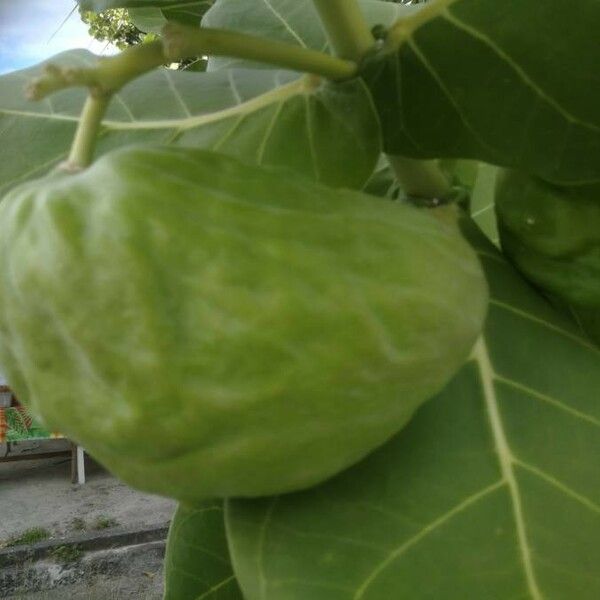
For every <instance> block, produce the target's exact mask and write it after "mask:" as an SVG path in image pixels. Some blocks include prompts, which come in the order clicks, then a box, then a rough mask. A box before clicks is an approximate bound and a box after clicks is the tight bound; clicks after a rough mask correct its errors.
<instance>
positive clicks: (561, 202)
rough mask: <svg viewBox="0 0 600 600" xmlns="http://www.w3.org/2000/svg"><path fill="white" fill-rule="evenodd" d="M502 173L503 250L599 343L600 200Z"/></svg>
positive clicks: (592, 192)
mask: <svg viewBox="0 0 600 600" xmlns="http://www.w3.org/2000/svg"><path fill="white" fill-rule="evenodd" d="M598 192H599V190H598V188H597V187H593V186H581V187H570V188H566V187H559V186H556V185H551V184H549V183H545V182H544V181H541V180H539V179H535V178H533V177H531V176H529V175H527V174H525V173H520V172H517V171H512V170H504V171H501V172H500V173H499V175H498V179H497V183H496V197H495V203H496V214H497V216H498V227H499V231H500V240H501V243H502V248H503V250H504V252H505V253H506V254H507V256H508V257H509V258H510V259H511V260H512V261H513V262H514V263H515V264H516V266H517V267H518V268H519V270H521V271H522V272H523V274H524V275H525V276H526V277H527V278H528V279H530V280H531V281H532V282H533V283H534V284H535V285H537V286H538V287H540V288H541V289H542V290H543V291H544V292H545V293H546V294H547V295H548V296H549V297H551V299H552V300H554V301H555V302H556V303H557V304H559V305H562V306H564V307H565V308H567V309H568V310H569V311H570V312H572V313H573V314H574V315H575V317H576V318H577V320H578V321H580V323H581V324H582V326H583V328H584V329H586V330H587V332H588V333H589V334H590V335H591V337H593V338H595V339H596V340H597V341H599V342H600V194H599V193H598Z"/></svg>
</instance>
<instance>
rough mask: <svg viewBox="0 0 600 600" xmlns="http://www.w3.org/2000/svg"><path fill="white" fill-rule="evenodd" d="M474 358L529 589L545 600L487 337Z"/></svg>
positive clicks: (478, 343) (536, 597)
mask: <svg viewBox="0 0 600 600" xmlns="http://www.w3.org/2000/svg"><path fill="white" fill-rule="evenodd" d="M474 357H475V359H476V362H477V366H478V368H479V374H480V376H481V383H482V387H483V390H482V391H483V396H484V399H485V407H486V410H487V414H488V419H489V422H490V426H491V429H492V436H493V439H494V446H495V450H496V454H497V456H498V462H499V464H500V472H501V473H502V479H503V481H505V482H506V483H507V485H508V490H509V494H510V499H511V504H512V508H513V516H514V520H515V526H516V530H517V540H518V547H519V554H520V557H521V562H522V565H523V571H524V574H525V580H526V582H527V588H528V590H529V593H530V594H531V597H532V599H533V600H543V596H542V593H541V591H540V588H539V585H538V582H537V577H536V573H535V570H534V568H533V562H532V558H531V549H530V547H529V540H528V537H527V528H526V526H525V517H524V514H523V506H522V502H521V491H520V489H519V484H518V482H517V478H516V477H515V473H514V464H515V459H514V457H513V454H512V451H511V449H510V445H509V443H508V440H507V439H506V433H505V431H504V425H503V423H502V416H501V415H500V409H499V406H498V399H497V397H496V388H495V386H494V378H495V376H494V369H493V367H492V363H491V360H490V355H489V352H488V348H487V344H486V342H485V338H484V336H481V337H480V339H479V340H478V342H477V344H476V346H475V351H474Z"/></svg>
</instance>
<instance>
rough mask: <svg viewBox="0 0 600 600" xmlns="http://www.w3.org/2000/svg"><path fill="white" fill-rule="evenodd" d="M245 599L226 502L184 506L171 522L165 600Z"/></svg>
mask: <svg viewBox="0 0 600 600" xmlns="http://www.w3.org/2000/svg"><path fill="white" fill-rule="evenodd" d="M200 599H202V600H243V597H242V593H241V592H240V589H239V587H238V585H237V582H236V579H235V576H234V574H233V569H232V568H231V561H230V560H229V550H228V549H227V539H226V537H225V525H224V522H223V503H222V502H221V501H213V502H207V503H206V504H203V505H201V506H195V507H187V506H183V505H180V506H179V507H178V509H177V511H176V513H175V516H174V517H173V521H172V522H171V528H170V530H169V539H168V542H167V553H166V556H165V596H164V600H200Z"/></svg>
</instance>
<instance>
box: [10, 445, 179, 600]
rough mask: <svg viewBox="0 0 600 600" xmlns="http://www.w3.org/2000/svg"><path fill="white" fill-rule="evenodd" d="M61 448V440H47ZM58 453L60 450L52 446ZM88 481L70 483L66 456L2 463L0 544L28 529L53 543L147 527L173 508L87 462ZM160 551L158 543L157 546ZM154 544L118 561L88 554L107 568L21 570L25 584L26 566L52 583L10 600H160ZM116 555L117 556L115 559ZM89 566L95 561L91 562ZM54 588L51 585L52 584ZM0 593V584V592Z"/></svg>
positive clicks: (166, 516)
mask: <svg viewBox="0 0 600 600" xmlns="http://www.w3.org/2000/svg"><path fill="white" fill-rule="evenodd" d="M51 444H54V445H55V446H56V445H60V442H51ZM50 449H52V450H57V449H60V448H59V447H58V446H56V447H52V448H50ZM86 471H87V483H86V484H85V485H82V486H78V485H73V484H71V480H70V461H69V459H68V458H67V457H65V458H63V457H58V458H51V459H45V460H25V461H18V462H12V463H2V462H0V544H1V543H2V542H3V541H6V540H7V539H9V538H11V537H15V536H19V535H22V534H23V533H24V532H26V531H27V530H30V529H32V528H35V527H42V528H45V529H47V530H48V531H49V533H50V534H51V536H52V537H53V538H58V539H60V538H64V537H70V536H73V535H77V534H78V533H80V532H81V531H87V532H89V531H93V530H94V529H95V528H97V527H100V526H102V527H113V526H114V527H126V528H135V527H143V528H146V527H152V526H154V525H162V524H164V523H167V522H168V521H169V520H170V518H171V516H172V514H173V511H174V509H175V503H174V502H173V501H171V500H168V499H165V498H160V497H157V496H151V495H149V494H143V493H141V492H137V491H135V490H133V489H131V488H129V487H128V486H126V485H124V484H122V483H121V482H119V481H118V480H117V479H115V478H114V477H112V476H111V475H110V474H108V473H107V472H106V471H105V470H104V469H102V468H101V467H100V466H98V465H97V464H96V463H94V462H93V461H92V460H91V459H89V458H87V457H86ZM158 545H159V546H160V544H158ZM155 546H156V544H154V545H153V544H149V545H146V546H141V547H134V548H133V550H128V549H123V550H122V552H123V556H122V557H121V558H120V559H119V560H115V557H114V556H112V555H111V557H110V558H109V559H107V558H102V556H101V553H96V556H94V553H90V555H89V556H87V555H86V556H85V557H84V559H83V560H84V561H88V564H89V561H96V562H97V563H98V565H100V566H101V567H103V566H105V565H107V564H108V565H109V567H110V568H108V569H104V570H102V571H98V572H97V573H96V572H95V567H94V568H89V569H86V570H85V574H84V571H83V570H82V565H81V563H80V564H79V565H77V566H75V567H73V568H71V571H69V568H70V567H62V566H60V565H56V564H51V565H45V566H44V561H41V562H40V563H38V564H36V565H33V566H32V565H22V567H21V566H19V569H21V568H22V572H21V575H23V576H24V577H25V578H26V579H27V580H28V581H29V580H32V579H35V578H34V577H29V571H28V569H30V568H35V569H38V570H41V571H43V572H49V573H55V577H54V576H53V577H54V578H55V579H56V581H55V582H54V584H52V585H51V586H50V587H51V588H52V589H48V591H43V592H36V593H32V592H28V593H26V592H23V593H21V594H19V595H16V596H14V595H13V596H10V597H8V596H5V595H4V594H2V591H1V590H0V598H2V599H4V598H6V599H7V600H8V598H10V600H16V599H17V598H18V599H20V600H64V599H66V598H69V599H71V600H130V599H137V598H140V599H143V600H159V599H160V598H161V597H162V552H164V544H163V545H162V548H156V547H155ZM118 552H121V551H120V550H117V553H118ZM94 564H95V563H94ZM55 584H56V585H57V587H54V585H55ZM0 587H1V586H0Z"/></svg>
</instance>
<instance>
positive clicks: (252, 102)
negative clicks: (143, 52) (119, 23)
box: [0, 51, 380, 193]
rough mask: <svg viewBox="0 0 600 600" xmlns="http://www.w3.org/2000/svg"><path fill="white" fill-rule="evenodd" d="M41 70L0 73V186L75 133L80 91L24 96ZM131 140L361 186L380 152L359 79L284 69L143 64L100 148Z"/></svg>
mask: <svg viewBox="0 0 600 600" xmlns="http://www.w3.org/2000/svg"><path fill="white" fill-rule="evenodd" d="M93 60H95V58H94V57H93V55H91V54H89V53H88V52H85V51H70V52H67V53H64V54H62V55H59V56H58V57H56V58H55V59H53V62H56V63H60V64H75V65H81V64H90V63H91V62H92V61H93ZM39 69H40V67H36V68H34V69H30V70H26V71H18V72H15V73H9V74H8V75H4V76H2V77H0V136H1V137H0V139H1V141H2V144H3V146H5V147H10V148H18V149H19V151H16V152H12V153H10V154H8V155H7V156H6V157H5V159H4V160H3V161H2V163H1V164H0V193H2V192H5V191H6V190H7V189H9V188H10V187H12V186H13V185H15V184H17V183H19V182H21V181H24V180H27V179H31V178H33V177H37V176H40V175H42V174H44V173H45V172H46V171H48V170H49V169H50V168H52V167H53V166H55V165H57V164H58V163H59V162H61V161H62V160H63V159H64V158H65V157H66V156H67V153H68V150H69V146H70V144H71V140H72V137H73V135H74V132H75V128H76V125H77V120H78V118H79V113H80V111H81V107H82V104H83V101H84V98H85V93H84V92H83V91H82V90H66V91H63V92H60V93H58V94H56V95H54V96H52V97H50V98H48V99H47V100H45V101H43V102H38V103H34V102H26V101H25V100H24V99H23V92H22V90H23V87H24V85H25V84H26V83H27V81H29V80H30V79H31V77H33V76H35V74H36V73H38V72H39ZM149 98H151V99H152V101H151V102H150V101H149ZM24 139H26V140H28V144H27V145H26V146H25V145H23V143H22V140H24ZM133 143H148V144H175V145H182V146H193V147H198V148H206V149H213V150H215V151H219V152H223V153H224V154H230V155H232V156H236V157H237V158H240V159H242V160H244V161H246V162H250V163H255V164H265V165H270V166H282V167H289V168H291V169H294V170H296V171H298V172H300V173H302V174H304V175H306V176H308V177H310V178H312V179H316V180H319V181H321V182H324V183H327V184H329V185H332V186H345V187H350V188H359V187H361V186H362V185H363V183H364V182H365V181H366V180H367V179H368V177H369V176H370V174H371V172H372V169H373V167H374V165H375V162H376V160H377V157H378V156H379V153H380V139H379V126H378V120H377V115H376V114H375V111H374V108H373V105H372V101H371V97H370V95H369V93H368V91H367V90H366V88H365V86H364V83H362V81H360V80H354V81H350V82H347V83H344V84H338V85H331V84H323V85H321V86H318V87H314V85H313V84H312V83H310V81H309V80H308V79H305V78H298V76H297V74H295V73H292V72H287V71H255V70H227V71H220V72H218V73H185V72H179V71H171V70H167V69H161V70H158V71H154V72H152V73H149V74H148V75H145V76H144V77H141V78H139V79H137V80H136V81H134V82H133V83H131V84H130V85H128V86H126V87H125V88H124V89H123V90H122V91H121V92H120V93H119V94H117V95H116V97H115V98H114V99H113V101H112V103H111V106H110V108H109V111H108V114H107V117H106V119H105V122H104V125H103V129H102V132H101V134H100V139H99V143H98V152H99V154H101V153H104V152H107V151H109V150H111V149H113V148H116V147H119V146H123V145H126V144H133Z"/></svg>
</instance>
